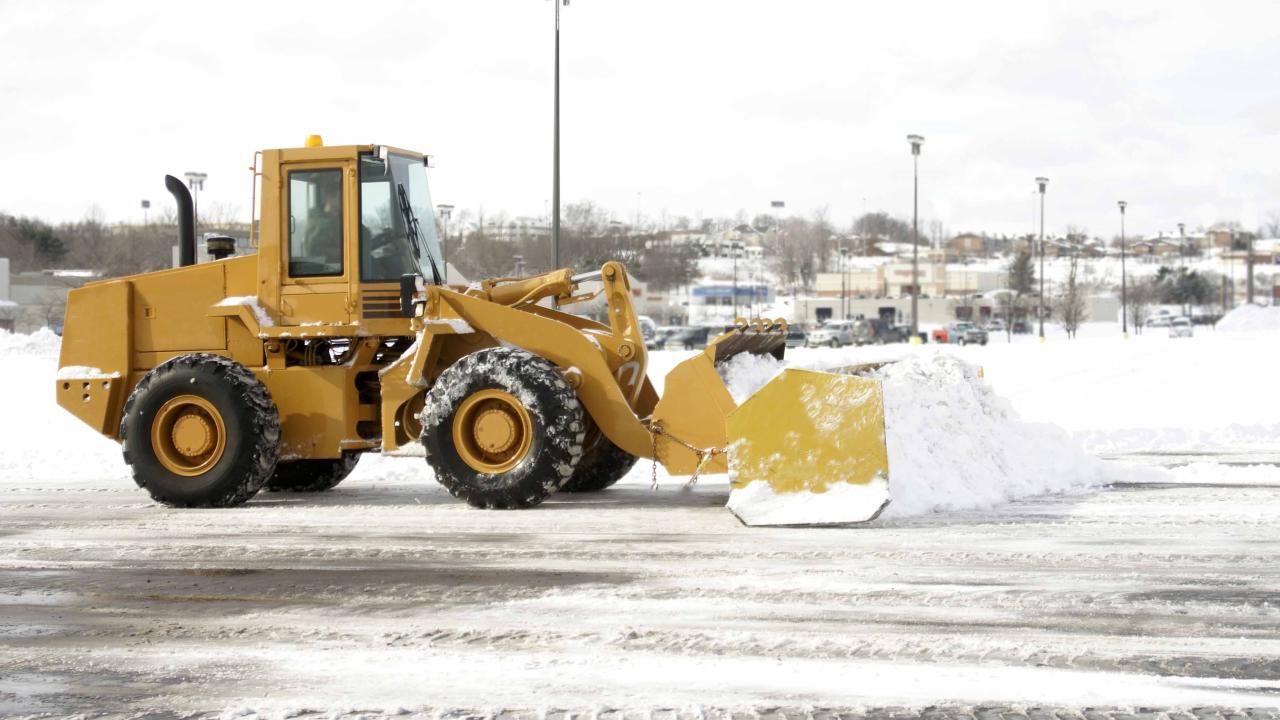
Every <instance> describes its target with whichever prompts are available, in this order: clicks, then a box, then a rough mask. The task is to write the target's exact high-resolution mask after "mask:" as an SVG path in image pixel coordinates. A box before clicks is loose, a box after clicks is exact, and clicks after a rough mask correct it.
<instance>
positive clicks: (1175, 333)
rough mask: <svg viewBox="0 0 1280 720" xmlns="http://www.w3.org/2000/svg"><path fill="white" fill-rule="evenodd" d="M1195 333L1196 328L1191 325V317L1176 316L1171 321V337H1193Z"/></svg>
mask: <svg viewBox="0 0 1280 720" xmlns="http://www.w3.org/2000/svg"><path fill="white" fill-rule="evenodd" d="M1193 335H1195V328H1193V327H1192V326H1191V318H1186V317H1176V318H1173V319H1172V320H1170V321H1169V337H1171V338H1180V337H1192V336H1193Z"/></svg>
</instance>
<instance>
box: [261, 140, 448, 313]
mask: <svg viewBox="0 0 1280 720" xmlns="http://www.w3.org/2000/svg"><path fill="white" fill-rule="evenodd" d="M263 165H264V167H263V197H262V227H263V235H262V240H261V249H260V251H259V263H260V266H259V281H260V286H259V291H260V292H259V295H260V298H261V299H262V301H263V304H264V305H266V306H267V307H269V308H271V309H273V310H275V311H276V314H277V315H278V316H280V317H281V324H282V325H289V326H297V325H357V324H358V325H360V326H361V327H362V328H363V329H365V330H366V331H368V332H369V333H370V334H404V333H403V332H400V330H401V329H402V328H400V327H399V326H401V325H404V326H406V327H407V322H408V321H407V319H406V318H404V316H403V315H402V313H401V311H400V304H399V281H400V278H401V276H403V275H406V274H420V275H422V277H423V278H424V279H425V280H426V282H428V283H438V282H443V279H444V261H443V256H442V253H441V251H440V242H439V239H438V238H437V236H436V226H435V217H434V215H433V212H432V204H431V194H430V190H429V188H428V185H427V173H426V164H425V161H424V158H423V156H422V155H421V154H418V153H413V152H409V151H404V150H397V149H393V148H387V147H383V146H371V145H370V146H342V147H324V146H321V145H317V146H313V147H306V148H296V149H291V150H269V151H266V152H264V153H263ZM272 176H274V178H273V177H272ZM272 180H274V182H273V181H272ZM275 208H278V210H276V211H275V212H274V213H273V212H272V210H273V209H275ZM273 215H274V217H272V216H273ZM272 229H275V230H276V232H274V233H272V232H271V230H272ZM273 236H274V237H273ZM272 250H274V252H273V251H272Z"/></svg>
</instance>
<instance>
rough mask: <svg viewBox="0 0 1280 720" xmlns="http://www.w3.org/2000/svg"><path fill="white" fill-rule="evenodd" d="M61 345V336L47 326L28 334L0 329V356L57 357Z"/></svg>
mask: <svg viewBox="0 0 1280 720" xmlns="http://www.w3.org/2000/svg"><path fill="white" fill-rule="evenodd" d="M61 347H62V338H60V337H58V336H57V335H54V334H53V331H52V330H50V329H49V328H41V329H39V330H37V331H36V332H33V333H31V334H29V335H28V334H24V333H11V332H9V331H8V330H0V358H4V357H13V356H28V355H35V356H44V357H57V356H58V350H59V348H61Z"/></svg>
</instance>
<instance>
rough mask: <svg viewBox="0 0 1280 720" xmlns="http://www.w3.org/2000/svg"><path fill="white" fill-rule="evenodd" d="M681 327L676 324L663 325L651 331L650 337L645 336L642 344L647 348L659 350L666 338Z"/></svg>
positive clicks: (681, 328) (665, 342) (664, 343)
mask: <svg viewBox="0 0 1280 720" xmlns="http://www.w3.org/2000/svg"><path fill="white" fill-rule="evenodd" d="M683 329H684V328H683V327H680V326H678V325H663V326H661V327H659V328H657V329H656V330H654V331H653V336H652V337H647V338H645V341H644V346H645V348H646V349H648V350H661V349H663V347H664V346H665V345H666V344H667V338H669V337H671V336H672V335H674V334H676V333H678V332H680V331H681V330H683Z"/></svg>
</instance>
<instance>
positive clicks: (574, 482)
mask: <svg viewBox="0 0 1280 720" xmlns="http://www.w3.org/2000/svg"><path fill="white" fill-rule="evenodd" d="M596 432H597V433H598V434H599V436H598V438H597V439H596V441H595V443H594V444H593V445H591V447H590V448H589V449H588V450H587V451H586V452H585V453H583V455H582V460H581V461H580V462H579V463H578V468H577V469H576V470H574V471H573V477H571V478H569V482H566V483H565V484H564V486H563V487H561V488H560V490H561V491H563V492H572V493H581V492H598V491H600V490H604V489H605V488H607V487H609V486H611V485H613V484H614V483H616V482H618V481H619V480H621V479H622V478H623V477H625V476H626V474H627V473H629V472H631V468H633V467H635V464H636V460H639V458H637V457H636V456H635V455H632V454H631V453H629V452H627V451H626V450H623V449H622V448H620V447H618V446H617V445H614V444H613V441H612V440H610V439H609V438H607V437H605V436H604V433H600V431H599V430H596Z"/></svg>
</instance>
